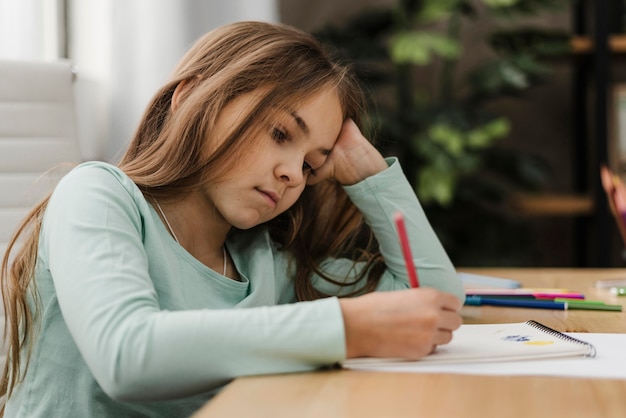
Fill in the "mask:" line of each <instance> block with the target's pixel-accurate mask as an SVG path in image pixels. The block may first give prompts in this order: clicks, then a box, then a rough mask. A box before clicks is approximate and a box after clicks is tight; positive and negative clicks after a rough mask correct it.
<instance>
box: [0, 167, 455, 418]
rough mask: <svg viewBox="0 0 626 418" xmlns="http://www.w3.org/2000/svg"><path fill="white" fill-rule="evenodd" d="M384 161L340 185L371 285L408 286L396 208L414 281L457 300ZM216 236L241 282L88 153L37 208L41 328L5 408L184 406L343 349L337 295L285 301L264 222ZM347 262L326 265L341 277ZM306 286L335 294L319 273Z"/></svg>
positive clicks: (402, 185) (335, 357)
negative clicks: (357, 217) (362, 244)
mask: <svg viewBox="0 0 626 418" xmlns="http://www.w3.org/2000/svg"><path fill="white" fill-rule="evenodd" d="M388 163H389V164H390V167H389V168H388V169H386V170H385V171H383V172H381V173H378V174H376V175H375V176H372V177H369V178H367V179H365V180H363V181H362V182H360V183H358V184H355V185H352V186H348V187H345V190H346V191H347V193H348V194H349V196H350V198H351V200H352V201H353V202H354V203H355V204H356V206H357V207H358V208H359V209H360V210H361V212H362V213H363V214H364V215H365V218H366V221H367V223H368V224H369V225H370V226H371V228H372V229H373V231H374V233H375V234H376V237H377V239H378V240H379V244H380V248H381V251H382V254H383V256H384V258H385V262H386V265H387V270H386V272H385V273H384V274H383V277H382V279H381V282H380V286H379V290H394V289H403V288H406V287H408V285H407V282H408V279H407V274H406V270H405V265H404V261H403V257H402V252H401V250H400V246H399V244H398V239H397V237H396V232H395V227H394V224H393V220H392V216H391V214H392V213H393V212H394V211H396V210H402V211H403V212H404V213H405V216H406V220H405V222H406V225H407V229H408V231H409V235H410V240H411V245H412V249H413V252H414V260H415V265H416V266H417V269H418V274H419V278H420V284H421V286H424V287H435V288H438V289H441V290H444V291H447V292H451V293H454V294H455V295H457V296H458V297H459V298H463V297H464V296H463V288H462V285H461V283H460V282H459V280H458V278H457V275H456V273H455V270H454V267H453V266H452V264H451V263H450V260H449V259H448V257H447V255H446V253H445V251H444V249H443V248H442V246H441V244H440V242H439V240H438V239H437V237H436V235H435V234H434V232H433V230H432V229H431V227H430V225H429V223H428V221H427V219H426V217H425V216H424V213H423V211H422V209H421V207H420V205H419V203H418V201H417V198H416V197H415V194H414V192H413V190H412V189H411V187H410V185H409V184H408V182H407V180H406V178H405V177H404V175H403V174H402V170H401V167H400V165H399V163H398V162H397V160H395V159H389V160H388ZM226 245H227V248H228V251H229V252H230V254H231V256H232V258H233V261H234V263H235V266H236V267H237V270H238V272H239V274H240V276H241V279H242V280H241V282H238V281H234V280H232V279H229V278H227V277H224V276H222V275H221V274H219V273H216V272H215V271H213V270H211V269H209V268H208V267H206V266H205V265H203V264H202V263H200V262H199V261H198V260H196V259H195V258H194V257H193V256H191V254H189V253H188V252H187V251H186V250H185V249H184V248H183V247H181V246H180V245H179V244H178V243H177V242H176V241H174V239H173V238H172V237H171V236H170V234H169V233H168V232H167V230H166V228H165V226H164V225H163V223H162V222H161V220H160V218H159V217H158V215H157V213H156V212H155V210H154V209H153V207H152V206H151V205H150V204H149V203H148V202H147V201H146V199H145V198H144V196H143V195H142V193H141V192H140V191H139V189H138V188H137V186H136V185H135V184H134V183H133V182H132V181H131V180H130V179H129V178H128V177H127V176H126V175H125V174H124V173H123V172H122V171H120V170H119V169H118V168H116V167H114V166H112V165H108V164H106V163H102V162H89V163H84V164H82V165H80V166H78V167H77V168H75V169H74V170H73V171H71V172H70V173H69V174H68V175H66V176H65V177H64V178H63V179H62V180H61V182H60V183H59V184H58V186H57V187H56V189H55V191H54V193H53V195H52V198H51V199H50V202H49V205H48V208H47V210H46V213H45V216H44V223H43V227H42V231H41V236H40V242H39V255H38V260H37V268H36V283H37V286H38V290H39V293H40V295H41V307H42V310H41V317H40V321H39V323H40V326H39V331H38V334H37V337H36V339H35V342H34V348H33V354H32V358H31V361H30V364H29V368H28V372H27V374H26V377H25V379H24V381H23V382H22V383H20V384H19V385H18V386H17V387H16V389H15V391H14V393H13V396H12V397H11V399H10V400H9V402H8V404H7V409H6V415H5V416H6V417H28V418H35V417H63V418H71V417H80V418H85V417H142V416H145V417H151V418H154V417H168V418H171V417H187V416H189V415H191V414H192V413H193V412H194V411H196V410H197V409H199V408H200V407H201V406H202V405H203V404H204V403H205V402H206V401H207V400H208V399H210V398H211V396H213V395H214V393H215V392H216V391H217V390H219V388H220V387H222V386H223V385H224V384H226V383H227V382H229V381H230V380H231V379H233V378H235V377H237V376H243V375H258V374H267V373H290V372H301V371H310V370H314V369H317V368H320V367H322V366H325V365H330V364H333V363H336V362H338V361H342V360H343V359H344V358H345V355H346V349H345V340H344V326H343V320H342V314H341V310H340V307H339V303H338V299H337V298H336V297H329V298H326V299H322V300H317V301H313V302H299V303H296V299H295V292H294V285H293V282H292V270H291V267H290V264H289V259H288V257H287V254H286V253H284V252H281V251H280V250H279V249H278V247H277V246H276V245H275V244H274V243H272V241H271V240H270V238H269V236H268V234H267V232H266V231H265V229H264V228H263V227H262V226H261V227H257V228H254V229H252V230H248V231H233V232H232V234H231V235H230V236H229V238H228V240H227V243H226ZM351 267H352V262H350V261H348V260H337V259H333V260H327V261H326V262H325V263H324V268H325V269H326V270H329V271H334V272H337V273H338V274H339V275H342V274H345V273H347V272H350V269H351ZM316 286H317V287H318V288H319V289H320V290H323V291H324V292H327V293H328V294H338V292H339V290H338V289H337V288H335V287H334V286H333V285H331V284H330V283H328V282H326V281H323V280H318V281H316ZM348 290H350V289H345V290H343V291H344V292H345V291H348Z"/></svg>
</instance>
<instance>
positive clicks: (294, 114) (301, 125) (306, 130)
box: [291, 111, 310, 136]
mask: <svg viewBox="0 0 626 418" xmlns="http://www.w3.org/2000/svg"><path fill="white" fill-rule="evenodd" d="M291 116H292V117H293V119H294V120H295V121H296V124H297V125H298V127H299V128H300V130H301V131H302V132H303V133H304V134H305V135H306V136H309V132H310V131H309V127H308V126H307V124H306V122H305V121H304V119H302V118H301V117H300V115H298V113H297V112H295V111H293V112H291Z"/></svg>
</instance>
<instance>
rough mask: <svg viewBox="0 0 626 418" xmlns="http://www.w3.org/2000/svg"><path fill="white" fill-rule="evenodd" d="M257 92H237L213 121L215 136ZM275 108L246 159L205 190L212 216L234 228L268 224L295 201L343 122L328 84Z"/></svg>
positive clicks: (236, 118) (229, 125)
mask: <svg viewBox="0 0 626 418" xmlns="http://www.w3.org/2000/svg"><path fill="white" fill-rule="evenodd" d="M257 94H261V92H258V91H254V92H251V93H248V94H245V95H243V96H240V97H238V98H237V99H235V100H233V101H232V102H231V103H229V104H228V105H227V106H226V107H225V108H224V110H223V111H222V113H221V114H220V116H219V118H218V120H217V124H216V129H215V134H216V138H225V137H226V135H225V133H226V132H227V131H228V130H229V129H230V128H232V127H233V126H235V125H236V124H238V123H239V122H240V120H241V117H242V115H243V114H245V111H246V110H247V109H249V106H250V105H251V102H252V101H253V99H254V98H255V97H256V95H257ZM276 110H277V112H276V114H275V116H273V118H272V119H271V120H270V123H269V124H268V125H267V126H263V127H262V129H261V130H260V131H259V135H261V136H262V137H261V138H258V139H259V140H258V141H257V143H258V145H257V146H255V147H254V149H252V150H250V155H248V156H247V157H246V158H245V159H244V161H245V162H244V163H243V164H240V165H238V166H236V167H234V168H233V170H232V174H231V175H230V176H229V178H228V179H227V180H225V181H223V182H220V183H215V184H211V185H208V186H207V187H206V188H205V189H204V198H205V199H206V201H207V203H208V204H209V205H210V206H213V207H214V208H215V211H214V213H215V215H216V216H219V217H221V218H223V219H224V220H225V221H226V222H227V223H229V224H230V225H232V226H234V227H236V228H239V229H248V228H251V227H253V226H256V225H259V224H261V223H264V222H267V221H269V220H271V219H273V218H275V217H276V216H278V215H279V214H281V213H282V212H284V211H285V210H287V209H289V208H290V207H291V206H292V205H293V204H294V203H295V202H296V200H297V199H298V198H299V197H300V194H301V193H302V191H303V190H304V187H305V186H306V183H307V179H308V178H309V177H310V176H313V175H314V174H313V173H314V172H315V170H316V169H318V168H319V167H320V166H321V165H322V164H324V163H325V162H326V160H327V158H328V154H329V153H330V151H331V150H332V148H333V146H334V145H335V142H336V141H337V138H338V136H339V132H340V131H341V126H342V124H343V113H342V109H341V104H340V102H339V97H338V96H337V92H336V91H335V90H334V89H331V88H327V89H324V90H322V91H321V92H319V93H316V94H314V95H313V96H311V97H310V98H308V99H306V100H305V101H303V102H302V103H301V104H300V105H299V106H298V107H297V108H284V109H282V108H279V109H276Z"/></svg>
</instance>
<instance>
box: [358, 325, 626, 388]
mask: <svg viewBox="0 0 626 418" xmlns="http://www.w3.org/2000/svg"><path fill="white" fill-rule="evenodd" d="M566 334H567V335H570V336H572V337H574V338H578V339H580V340H583V341H587V342H589V343H591V344H593V345H594V347H595V348H596V356H595V357H593V358H591V357H567V358H559V359H541V360H516V361H498V362H473V363H453V364H437V363H428V362H419V361H416V362H402V363H395V364H385V365H378V366H377V365H376V364H373V363H370V364H359V365H357V366H354V367H351V368H352V369H355V370H367V371H386V372H409V373H461V374H478V375H539V376H568V377H590V378H604V379H626V334H603V333H566Z"/></svg>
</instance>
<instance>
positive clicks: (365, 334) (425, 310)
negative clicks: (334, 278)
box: [340, 288, 463, 359]
mask: <svg viewBox="0 0 626 418" xmlns="http://www.w3.org/2000/svg"><path fill="white" fill-rule="evenodd" d="M340 304H341V310H342V313H343V319H344V327H345V333H346V356H347V358H354V357H401V358H407V359H419V358H421V357H424V356H426V355H428V354H430V353H431V352H432V351H433V349H434V348H435V347H436V346H438V345H441V344H447V343H449V342H450V341H451V340H452V331H454V330H455V329H457V328H458V327H459V326H461V323H462V322H463V321H462V318H461V316H460V315H459V313H458V311H459V310H460V309H461V306H462V303H461V301H460V300H459V299H458V298H457V297H455V296H454V295H452V294H449V293H444V292H441V291H439V290H436V289H429V288H419V289H407V290H400V291H394V292H374V293H369V294H367V295H364V296H359V297H356V298H344V299H341V300H340Z"/></svg>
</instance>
